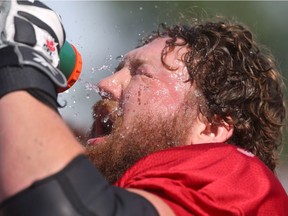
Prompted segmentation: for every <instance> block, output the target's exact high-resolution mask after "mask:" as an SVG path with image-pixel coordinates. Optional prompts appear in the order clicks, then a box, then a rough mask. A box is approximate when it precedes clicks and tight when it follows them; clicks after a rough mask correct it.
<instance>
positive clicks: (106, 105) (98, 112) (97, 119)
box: [90, 99, 121, 138]
mask: <svg viewBox="0 0 288 216" xmlns="http://www.w3.org/2000/svg"><path fill="white" fill-rule="evenodd" d="M120 115H121V112H120V110H119V108H118V102H116V101H112V100H108V99H104V100H100V101H98V102H97V103H96V104H95V105H94V106H93V119H94V123H93V125H92V128H91V132H90V138H97V137H103V136H107V135H109V134H110V133H111V132H112V129H113V125H114V123H115V121H116V119H117V118H119V116H120Z"/></svg>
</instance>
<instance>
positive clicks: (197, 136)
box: [191, 117, 234, 144]
mask: <svg viewBox="0 0 288 216" xmlns="http://www.w3.org/2000/svg"><path fill="white" fill-rule="evenodd" d="M228 120H229V118H228ZM233 131H234V128H233V125H232V124H231V123H230V124H229V123H228V122H226V121H224V120H222V121H220V123H219V124H212V123H210V122H208V121H207V119H206V118H203V117H198V118H197V120H196V121H195V125H193V137H192V139H191V143H192V144H201V143H219V142H226V141H227V140H228V139H229V138H230V137H231V136H232V134H233Z"/></svg>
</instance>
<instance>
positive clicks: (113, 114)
mask: <svg viewBox="0 0 288 216" xmlns="http://www.w3.org/2000/svg"><path fill="white" fill-rule="evenodd" d="M166 40H167V38H159V39H156V40H154V41H152V42H151V43H149V44H148V45H145V46H143V47H140V48H138V49H135V50H133V51H131V52H129V53H128V54H127V55H126V56H125V58H124V60H123V61H122V62H121V63H120V64H119V66H118V67H117V69H116V71H115V73H114V74H113V75H111V76H109V77H107V78H105V79H103V80H101V81H100V82H99V84H98V87H99V91H100V95H101V96H102V98H103V99H104V100H102V101H100V102H99V103H100V104H101V105H99V106H97V105H95V107H94V118H95V122H94V124H95V125H94V130H93V131H92V134H93V137H101V138H102V135H107V133H109V132H110V129H111V128H112V125H113V123H114V122H115V121H116V119H117V118H118V117H121V122H122V127H126V128H127V129H129V127H131V125H133V122H135V117H136V116H137V117H139V116H147V115H149V116H150V117H151V118H153V119H155V118H159V117H161V118H162V119H165V118H166V117H168V116H169V117H171V116H174V115H176V114H177V112H178V109H179V107H180V106H181V105H182V104H183V102H184V99H185V97H186V96H187V93H188V92H189V90H191V88H192V86H191V83H190V82H185V81H187V80H188V79H189V75H188V72H187V69H186V67H185V65H184V64H183V61H182V60H181V57H182V54H183V53H185V52H186V51H187V50H186V48H183V47H182V48H179V47H176V48H175V49H174V51H173V52H171V53H170V54H168V55H167V57H166V60H165V61H166V63H167V64H168V65H169V66H170V67H171V68H172V69H175V70H171V69H169V68H167V67H165V66H164V65H163V63H162V62H161V52H162V50H163V48H164V46H165V41H166ZM151 121H152V119H151ZM99 140H100V139H96V140H91V141H90V143H91V144H93V143H94V142H96V143H97V141H99Z"/></svg>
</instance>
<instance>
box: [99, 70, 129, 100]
mask: <svg viewBox="0 0 288 216" xmlns="http://www.w3.org/2000/svg"><path fill="white" fill-rule="evenodd" d="M130 78H131V75H130V72H129V71H128V70H124V69H123V70H121V71H118V72H116V73H115V74H113V75H111V76H108V77H106V78H104V79H102V80H100V82H99V83H98V84H97V86H98V88H99V94H100V96H101V97H102V98H108V99H113V100H119V99H120V98H121V95H122V92H123V90H124V89H125V88H126V87H127V85H128V84H129V82H130Z"/></svg>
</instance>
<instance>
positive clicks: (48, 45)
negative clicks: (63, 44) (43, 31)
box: [46, 40, 55, 52]
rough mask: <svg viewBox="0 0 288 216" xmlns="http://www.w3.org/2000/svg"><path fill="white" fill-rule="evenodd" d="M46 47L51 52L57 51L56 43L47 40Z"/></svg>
mask: <svg viewBox="0 0 288 216" xmlns="http://www.w3.org/2000/svg"><path fill="white" fill-rule="evenodd" d="M46 46H47V48H48V49H49V50H50V51H51V52H54V51H55V43H54V41H49V40H46Z"/></svg>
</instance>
